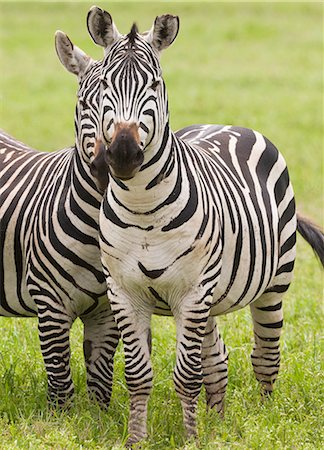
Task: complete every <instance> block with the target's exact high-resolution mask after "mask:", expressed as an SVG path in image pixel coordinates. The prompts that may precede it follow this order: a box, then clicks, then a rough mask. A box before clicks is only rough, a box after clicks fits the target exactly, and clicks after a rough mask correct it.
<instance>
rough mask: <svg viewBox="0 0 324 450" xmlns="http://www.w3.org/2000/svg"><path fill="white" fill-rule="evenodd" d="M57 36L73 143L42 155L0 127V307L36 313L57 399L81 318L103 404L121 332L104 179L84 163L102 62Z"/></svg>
mask: <svg viewBox="0 0 324 450" xmlns="http://www.w3.org/2000/svg"><path fill="white" fill-rule="evenodd" d="M55 42H56V50H57V54H58V56H59V59H60V61H61V62H62V64H63V65H64V66H65V67H66V69H67V70H68V71H70V72H72V73H73V74H75V75H76V76H77V78H78V80H79V89H78V102H77V105H76V110H75V135H76V140H75V145H74V146H72V147H69V148H65V149H63V150H60V151H56V152H53V153H45V152H40V151H36V150H34V149H32V148H30V147H27V146H26V145H24V144H22V143H20V142H18V141H17V140H16V139H14V138H13V137H11V136H9V135H7V134H6V133H5V132H1V133H0V180H1V186H0V212H1V213H0V220H1V228H0V233H1V234H0V236H1V241H0V242H1V245H0V280H1V283H0V290H1V292H0V294H1V302H0V315H1V316H5V317H9V316H10V317H31V316H38V330H39V339H40V347H41V352H42V356H43V360H44V363H45V367H46V372H47V378H48V397H49V400H50V402H51V403H53V404H57V405H59V406H63V405H64V404H65V403H66V401H67V400H68V399H69V398H70V397H71V396H72V394H73V391H74V387H73V382H72V379H71V372H70V345H69V333H70V328H71V326H72V323H73V321H74V320H75V319H76V318H77V317H80V318H81V320H82V322H83V324H84V342H83V350H84V357H85V364H86V369H87V387H88V390H89V392H90V393H91V395H93V396H95V397H96V398H97V400H98V401H99V402H100V404H101V405H103V406H104V407H106V406H108V404H109V400H110V395H111V389H112V370H113V356H114V353H115V349H116V346H117V343H118V340H119V332H118V329H117V326H116V323H115V321H114V318H113V314H112V311H111V308H110V305H109V302H108V299H107V296H106V286H105V278H104V274H103V271H102V267H101V261H100V250H99V243H98V220H99V208H100V202H101V200H102V195H103V190H104V189H105V188H106V185H107V179H108V178H107V172H106V171H104V172H102V171H100V166H98V165H97V164H96V163H92V162H93V160H94V158H95V155H96V153H97V152H98V149H100V145H102V144H101V143H100V141H99V140H98V139H97V136H98V111H99V109H98V108H99V106H98V105H99V104H98V99H99V94H98V86H99V76H100V70H101V62H100V61H94V60H93V59H92V58H90V57H89V56H87V55H86V54H85V53H84V52H83V51H82V50H81V49H79V48H78V47H76V46H74V45H73V43H72V42H71V41H70V39H69V38H68V37H67V35H65V34H64V33H63V32H60V31H58V32H57V33H56V40H55ZM93 174H94V175H95V176H96V178H95V177H94V175H93Z"/></svg>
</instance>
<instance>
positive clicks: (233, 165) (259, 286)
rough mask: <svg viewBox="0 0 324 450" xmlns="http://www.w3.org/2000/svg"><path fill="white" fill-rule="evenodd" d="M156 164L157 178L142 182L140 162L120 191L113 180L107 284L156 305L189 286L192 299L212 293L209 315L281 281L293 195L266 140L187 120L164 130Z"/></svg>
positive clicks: (286, 275) (106, 213) (292, 225)
mask: <svg viewBox="0 0 324 450" xmlns="http://www.w3.org/2000/svg"><path fill="white" fill-rule="evenodd" d="M179 137H180V138H181V139H179ZM144 164H145V163H144ZM149 164H150V162H149V161H148V163H147V168H146V170H149V167H148V165H149ZM157 164H159V165H160V168H159V169H158V168H157V167H155V169H154V173H155V172H156V173H159V174H160V173H164V176H162V175H161V177H160V178H161V179H162V180H161V181H160V182H159V183H156V182H154V179H147V181H145V179H146V178H145V177H146V176H147V175H146V173H145V171H146V170H143V171H141V172H140V173H139V174H138V175H136V178H134V179H133V180H131V181H129V182H128V183H127V188H128V189H127V190H125V189H124V188H123V187H120V183H118V184H117V183H115V182H114V180H112V183H111V187H110V188H109V189H108V192H107V196H106V197H105V199H104V203H103V211H102V217H101V224H104V226H101V232H102V241H103V249H104V262H105V264H106V265H107V267H108V268H109V272H110V275H111V278H112V279H113V280H114V281H113V283H116V284H118V285H120V286H123V289H125V290H126V292H127V294H128V295H129V296H130V297H132V298H134V297H136V299H137V301H140V299H141V298H146V299H149V301H150V302H155V301H156V300H157V299H158V300H159V301H160V303H158V305H157V306H158V311H160V312H161V313H162V312H164V313H167V311H166V309H167V307H166V306H165V305H166V304H167V305H169V306H170V305H172V304H173V303H174V302H177V301H180V300H179V299H181V301H183V300H184V299H185V297H186V296H187V295H188V294H190V293H191V290H192V288H193V287H194V288H195V289H196V291H197V292H196V294H195V295H196V296H197V298H201V299H202V298H204V297H205V296H206V295H211V294H212V299H210V302H211V305H210V307H211V314H212V315H218V314H224V313H227V312H230V311H233V310H235V309H239V308H242V307H244V306H246V305H248V304H249V303H251V302H252V301H254V300H256V299H257V298H258V297H260V295H261V294H263V293H264V292H269V291H270V290H275V289H277V290H278V291H284V290H286V289H287V287H288V285H289V281H290V272H291V271H292V268H293V261H294V256H295V248H294V244H295V230H296V218H295V204H294V195H293V191H292V188H291V185H290V182H289V177H288V172H287V168H286V164H285V161H284V159H283V158H282V156H281V155H280V154H279V153H278V151H277V149H276V148H275V147H274V146H273V145H272V144H271V143H270V142H269V141H267V140H266V139H265V138H264V137H263V136H262V135H260V134H259V133H256V132H253V131H252V130H248V129H242V128H237V127H220V126H207V125H202V126H192V127H189V128H188V129H184V130H180V131H179V132H177V136H175V135H172V134H171V133H170V137H169V140H168V142H167V144H166V146H165V148H164V152H163V157H162V158H161V160H159V161H158V162H156V163H155V165H157ZM165 165H167V166H168V167H169V168H172V170H170V171H169V174H168V175H166V172H168V170H169V169H168V168H165V169H164V168H163V167H164V166H165ZM152 180H153V182H152ZM144 192H145V194H144ZM144 195H145V197H144ZM141 198H145V199H146V202H145V203H144V202H143V206H139V207H138V208H137V209H136V210H135V208H134V205H136V206H137V205H138V204H139V202H141ZM261 200H262V201H261ZM238 211H240V213H239V214H238ZM105 230H109V234H107V236H106V235H105V234H104V231H105ZM286 264H287V265H286ZM283 266H284V267H283ZM278 272H279V273H278ZM280 273H281V276H280ZM198 286H200V287H199V288H198ZM161 299H162V300H164V302H161Z"/></svg>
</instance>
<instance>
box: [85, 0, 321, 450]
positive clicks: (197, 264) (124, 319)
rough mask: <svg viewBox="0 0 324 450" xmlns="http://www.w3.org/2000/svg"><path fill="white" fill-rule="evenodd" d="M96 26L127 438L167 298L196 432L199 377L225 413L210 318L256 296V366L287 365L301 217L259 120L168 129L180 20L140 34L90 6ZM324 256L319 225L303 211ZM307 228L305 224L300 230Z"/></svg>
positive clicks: (103, 235)
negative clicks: (168, 73)
mask: <svg viewBox="0 0 324 450" xmlns="http://www.w3.org/2000/svg"><path fill="white" fill-rule="evenodd" d="M88 28H89V31H90V34H91V36H92V37H93V39H94V41H95V42H96V43H97V44H99V45H101V46H103V47H105V52H106V57H105V59H104V62H103V66H102V73H101V88H100V89H101V92H102V99H101V117H100V125H101V129H102V139H103V142H105V143H106V144H107V148H106V149H105V148H104V147H101V152H102V153H103V154H101V155H100V158H101V159H102V160H105V161H106V162H107V163H108V165H109V171H110V183H109V186H108V189H107V191H106V194H105V196H104V201H103V204H102V208H101V213H100V219H99V225H100V246H101V250H102V261H103V265H104V267H105V274H106V280H107V286H108V296H109V299H110V301H111V306H112V309H113V311H114V313H115V317H116V319H117V323H118V327H119V330H120V332H121V335H122V338H123V342H124V348H125V360H126V369H125V370H126V381H127V384H128V388H129V391H130V397H131V399H130V402H131V406H130V420H129V435H130V436H129V439H128V442H127V445H128V446H131V445H132V444H133V443H135V442H137V441H139V440H140V439H142V438H144V437H145V436H146V415H147V400H148V395H149V392H150V389H151V387H152V367H151V362H150V319H151V315H152V314H153V313H154V312H156V311H158V312H160V313H161V312H163V310H164V311H166V309H167V308H170V309H171V311H172V314H173V315H174V317H175V321H176V326H177V350H176V352H177V361H176V367H175V370H174V383H175V388H176V391H177V393H178V395H179V397H180V400H181V403H182V407H183V414H184V424H185V427H186V431H187V434H188V435H189V436H191V435H195V434H196V420H195V416H196V405H197V399H198V395H199V392H200V389H201V385H202V383H204V384H205V387H206V392H207V403H208V406H210V407H214V406H215V407H216V408H217V410H218V411H219V412H220V413H222V412H223V406H224V395H225V390H226V385H227V353H226V349H225V346H224V343H223V341H222V340H221V338H220V335H219V333H218V330H217V326H216V322H215V319H214V316H217V315H219V314H225V313H228V312H230V311H234V310H236V309H239V308H242V307H244V306H246V305H250V309H251V313H252V317H253V325H254V337H255V346H254V349H253V353H252V363H253V368H254V372H255V375H256V378H257V379H258V380H259V381H260V383H261V386H262V391H263V392H264V391H265V392H271V391H272V389H273V383H274V382H275V379H276V377H277V373H278V370H279V362H280V352H279V338H280V333H281V328H282V323H283V316H282V296H283V294H284V292H285V291H286V290H287V289H288V287H289V284H290V281H291V277H292V270H293V266H294V260H295V242H296V214H295V201H294V194H293V190H292V187H291V184H290V181H289V176H288V171H287V166H286V163H285V161H284V159H283V157H282V156H281V154H280V153H279V152H278V150H277V149H276V148H275V147H274V145H273V144H271V142H269V141H268V140H267V139H266V138H264V137H263V136H262V135H261V134H260V133H257V132H255V131H252V130H248V129H244V128H238V127H232V126H215V125H194V126H192V127H188V128H187V129H184V130H181V131H180V132H178V133H177V134H176V135H175V134H173V133H172V132H171V130H170V128H169V114H168V106H167V93H166V88H165V84H164V82H163V79H162V76H161V68H160V64H159V54H160V52H161V51H162V50H163V49H165V48H166V47H168V46H169V45H170V44H171V43H172V42H173V40H174V39H175V37H176V35H177V32H178V18H177V17H174V16H170V15H165V16H160V17H157V18H156V20H155V22H154V25H153V27H152V29H151V30H150V31H149V32H147V33H144V34H142V35H140V34H139V33H138V31H137V29H136V27H135V26H133V27H132V30H131V32H130V33H129V34H128V35H127V36H124V35H121V34H120V33H119V32H118V30H117V28H116V27H115V25H114V23H113V22H112V18H111V16H110V15H109V14H108V13H107V12H106V11H103V10H101V9H100V8H97V7H93V8H92V9H91V10H90V12H89V14H88ZM299 228H301V229H303V230H304V231H305V230H306V229H307V230H311V231H312V232H314V233H315V234H314V236H313V237H312V238H309V239H308V240H309V241H311V243H312V244H313V245H314V247H315V250H317V251H318V252H319V253H320V252H321V253H322V262H323V243H324V240H323V235H322V234H321V232H320V231H318V230H317V229H316V228H315V227H311V226H310V225H309V224H308V223H307V222H306V221H303V220H301V221H300V222H299ZM304 235H305V233H304Z"/></svg>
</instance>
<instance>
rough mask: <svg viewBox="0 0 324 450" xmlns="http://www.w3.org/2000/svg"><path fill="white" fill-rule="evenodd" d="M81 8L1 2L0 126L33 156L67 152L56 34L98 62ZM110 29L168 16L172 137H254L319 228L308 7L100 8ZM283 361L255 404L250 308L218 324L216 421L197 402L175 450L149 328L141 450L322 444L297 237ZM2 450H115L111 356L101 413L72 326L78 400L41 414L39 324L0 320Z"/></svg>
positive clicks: (118, 417)
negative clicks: (208, 133) (225, 362)
mask: <svg viewBox="0 0 324 450" xmlns="http://www.w3.org/2000/svg"><path fill="white" fill-rule="evenodd" d="M91 5H92V2H82V3H60V4H59V3H28V2H22V3H20V4H18V3H15V2H8V3H4V2H2V3H0V33H1V42H0V44H1V45H0V49H1V59H0V62H1V76H0V94H1V109H0V126H1V128H3V129H5V130H6V131H7V132H9V133H11V134H13V135H14V136H16V137H17V138H19V139H21V140H22V141H24V142H26V143H28V144H29V145H31V146H34V147H36V148H39V149H43V150H53V149H58V148H62V147H65V146H67V145H70V144H71V143H73V140H74V134H73V114H74V105H75V92H76V87H77V83H76V80H75V79H74V77H73V76H72V75H71V74H68V73H67V72H66V71H65V70H64V69H63V68H62V66H61V65H60V63H59V61H58V59H57V57H56V54H55V50H54V38H53V36H54V32H55V30H56V29H62V30H63V31H65V32H67V33H68V35H69V36H70V38H71V39H72V40H73V42H75V44H76V45H78V46H79V47H81V48H83V49H84V50H85V51H86V52H88V53H89V54H91V55H92V56H94V57H95V58H100V57H101V49H100V48H97V47H96V46H95V45H94V44H93V43H92V42H91V40H90V38H89V37H88V34H87V31H86V25H85V17H86V12H87V11H88V9H89V7H90V6H91ZM99 6H102V7H105V8H107V9H108V10H109V11H110V12H111V13H112V15H113V17H114V19H115V21H116V23H117V26H118V28H119V29H120V31H122V32H128V30H129V28H130V26H131V24H132V22H133V21H134V20H136V22H137V23H138V25H139V27H140V29H142V30H144V29H148V28H149V27H150V26H151V23H152V21H153V19H154V17H155V16H156V15H157V14H162V13H165V12H170V13H173V14H178V15H179V16H180V20H181V28H180V34H179V36H178V38H177V40H176V42H175V43H174V45H173V46H172V47H171V48H170V49H168V50H167V51H166V52H165V54H164V55H163V57H162V65H163V68H164V76H165V80H166V82H167V85H168V90H169V103H170V110H171V122H172V127H173V128H174V129H177V128H180V127H182V126H185V125H188V124H191V123H224V124H235V125H242V126H247V127H251V128H254V129H257V130H259V131H261V132H262V133H264V134H265V135H266V136H267V137H268V138H269V139H271V140H272V141H273V142H274V143H275V144H276V145H277V146H278V148H279V149H280V150H281V151H282V153H283V155H284V156H285V158H286V160H287V162H288V166H289V169H290V175H291V178H292V181H293V185H294V189H295V192H296V198H297V207H298V209H299V211H300V212H302V213H303V214H305V215H308V216H310V217H312V218H313V219H314V220H315V221H317V222H319V223H322V224H323V178H322V175H323V155H322V143H323V140H322V138H323V126H322V123H323V111H322V105H323V81H322V50H323V38H322V18H323V17H322V16H323V10H322V5H321V4H316V3H283V4H279V3H246V4H245V3H211V2H209V3H177V2H172V3H167V2H162V3H158V2H154V3H153V2H151V3H140V2H131V3H128V4H125V3H120V2H109V4H106V3H105V2H100V3H99ZM284 312H285V326H284V332H283V336H282V365H281V371H280V375H279V379H278V382H277V385H276V390H275V393H274V395H273V398H272V399H270V400H269V401H267V402H265V403H264V404H261V403H260V399H259V395H258V386H257V383H256V381H255V379H254V376H253V372H252V368H251V364H250V358H249V354H250V352H251V348H252V345H253V343H252V328H251V320H250V316H249V311H248V310H247V309H246V310H242V311H239V312H237V313H234V314H231V315H228V316H225V317H220V318H219V320H218V322H219V325H220V329H221V332H222V335H223V337H224V339H225V342H226V344H227V347H228V349H229V351H230V363H229V386H228V392H227V401H226V415H225V419H224V421H220V420H219V418H218V417H217V415H216V414H215V413H214V412H211V413H208V414H207V413H206V412H205V408H204V402H203V397H204V394H203V393H202V395H201V400H200V403H199V412H198V426H199V441H198V442H197V443H189V444H187V445H186V446H185V442H184V438H183V428H182V423H181V410H180V405H179V402H178V400H177V398H176V395H175V392H174V389H173V384H172V368H173V365H174V362H175V353H174V345H175V329H174V324H173V320H172V319H168V318H154V320H153V365H154V372H155V378H154V389H153V392H152V396H151V399H150V404H149V421H148V427H149V439H148V441H147V443H145V444H144V445H143V447H142V448H143V449H144V450H145V449H150V450H151V449H152V450H164V449H165V450H167V449H184V448H186V449H188V450H193V449H198V448H199V449H204V450H214V449H217V448H220V449H224V448H233V449H236V448H237V449H319V448H321V447H322V445H323V441H324V435H323V429H324V419H323V410H324V376H323V374H324V342H323V339H324V336H323V320H324V311H323V272H322V271H321V270H320V268H319V264H318V262H317V261H316V260H315V258H314V256H313V253H312V251H311V250H310V249H309V247H308V246H307V245H306V244H305V243H304V242H303V241H302V240H301V239H300V240H299V241H298V256H297V263H296V270H295V279H294V282H293V284H292V287H291V289H290V291H289V292H288V294H287V296H286V299H285V303H284ZM0 329H1V339H0V449H1V450H2V449H5V450H7V449H55V450H56V449H101V448H104V449H112V448H114V449H118V448H120V447H121V446H122V443H123V441H124V440H125V439H126V433H127V417H128V396H127V389H126V386H125V380H124V375H123V355H122V351H121V348H120V349H119V351H118V353H117V356H116V370H115V380H114V390H113V397H112V401H111V405H110V408H109V410H108V411H107V412H104V411H101V410H100V409H99V408H98V406H97V405H96V404H93V403H91V402H89V401H88V399H87V395H86V389H85V370H84V364H83V356H82V326H81V323H80V321H77V322H76V323H75V325H74V327H73V331H72V369H73V377H74V381H75V385H76V396H75V400H74V403H73V405H72V406H71V408H70V410H68V411H62V412H59V411H51V410H49V409H48V407H47V403H46V376H45V370H44V367H43V362H42V359H41V354H40V350H39V343H38V337H37V321H36V320H34V319H4V318H2V319H0Z"/></svg>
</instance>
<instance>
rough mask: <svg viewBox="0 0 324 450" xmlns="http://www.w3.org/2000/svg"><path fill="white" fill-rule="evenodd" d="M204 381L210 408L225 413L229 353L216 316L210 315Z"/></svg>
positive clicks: (203, 350)
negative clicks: (219, 330)
mask: <svg viewBox="0 0 324 450" xmlns="http://www.w3.org/2000/svg"><path fill="white" fill-rule="evenodd" d="M201 362H202V370H203V376H204V378H203V383H204V385H205V389H206V402H207V407H208V408H214V407H215V408H216V410H217V412H218V413H219V414H220V415H223V414H224V399H225V393H226V386H227V363H228V354H227V351H226V347H225V344H224V342H223V340H222V338H221V336H220V334H219V332H218V328H217V323H216V320H215V318H214V317H211V316H209V318H208V321H207V326H206V331H205V336H204V340H203V347H202V361H201Z"/></svg>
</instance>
